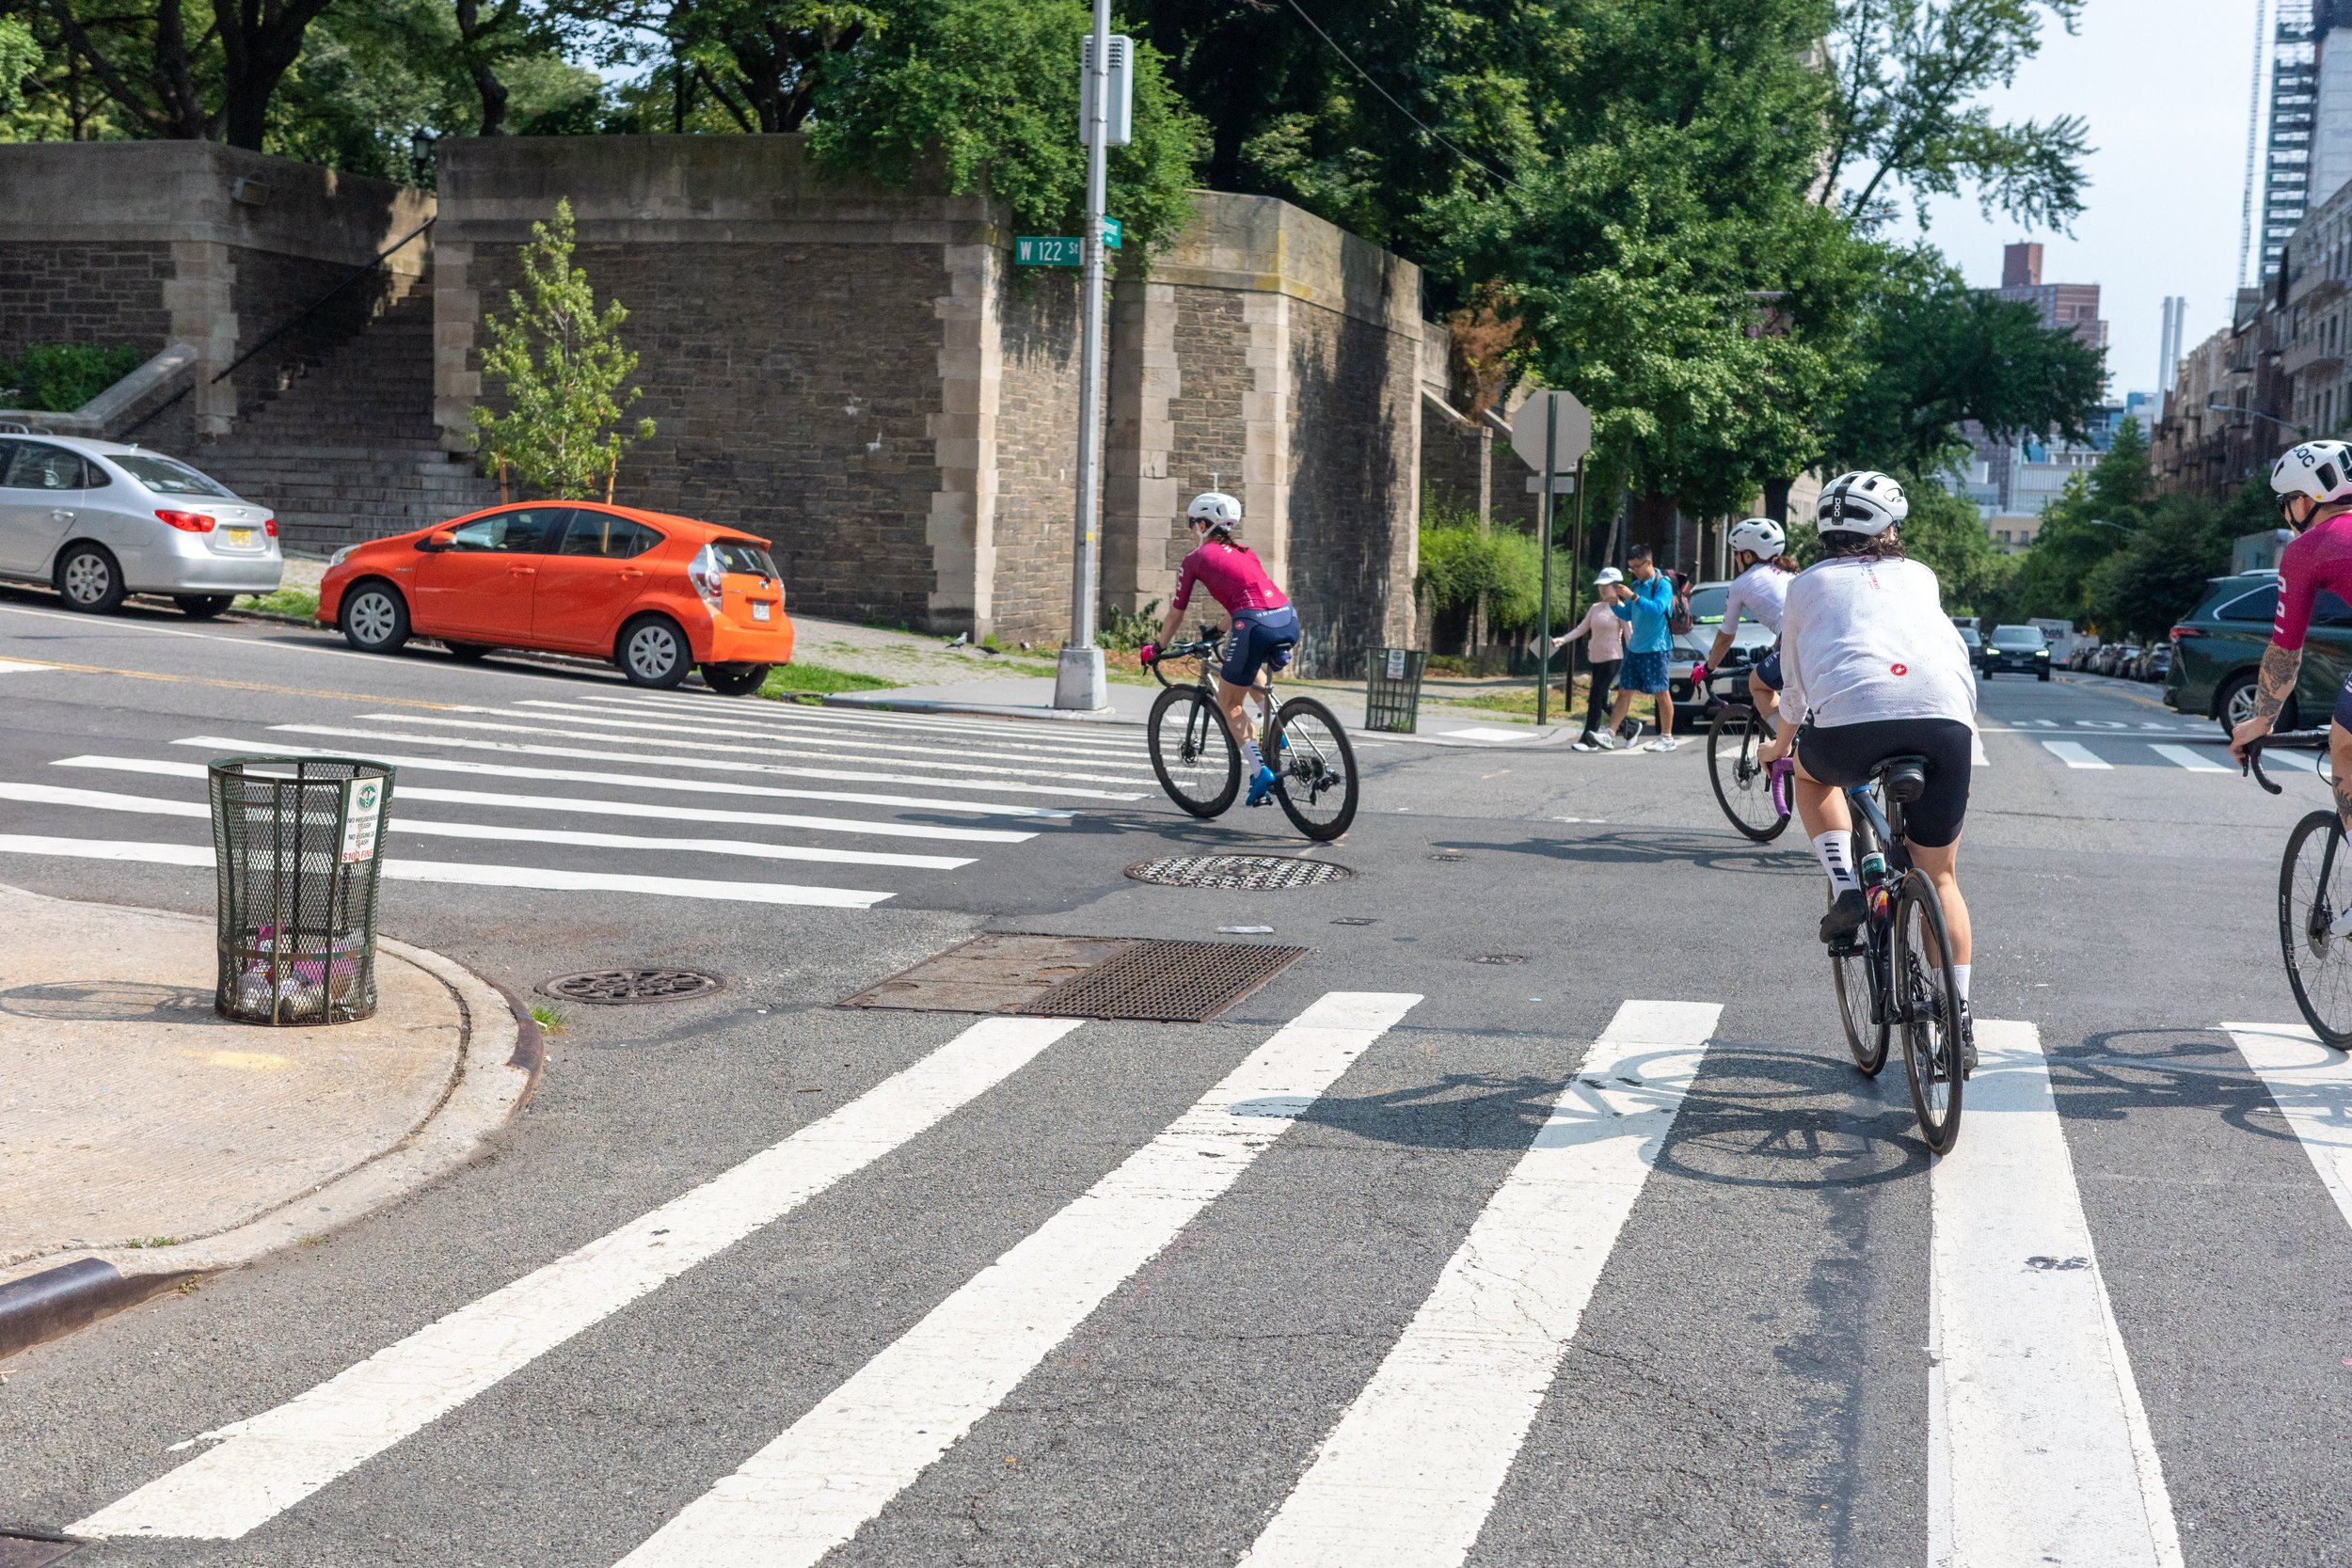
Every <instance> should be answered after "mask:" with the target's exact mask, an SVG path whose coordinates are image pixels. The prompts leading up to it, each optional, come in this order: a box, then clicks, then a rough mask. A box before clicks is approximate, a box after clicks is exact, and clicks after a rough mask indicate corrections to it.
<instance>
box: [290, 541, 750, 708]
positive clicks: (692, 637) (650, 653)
mask: <svg viewBox="0 0 2352 1568" xmlns="http://www.w3.org/2000/svg"><path fill="white" fill-rule="evenodd" d="M318 618H319V619H320V620H321V621H323V622H325V623H326V625H328V626H338V627H341V628H342V634H343V637H344V639H345V640H346V641H349V642H350V643H351V645H352V646H353V647H355V648H358V649H359V650H361V651H362V652H366V653H386V654H388V653H390V652H392V651H393V650H394V649H396V648H398V647H400V645H401V644H402V643H404V642H405V641H408V639H409V638H410V637H411V636H420V637H432V638H437V639H439V640H440V641H443V642H445V643H447V644H448V645H449V651H450V652H451V653H452V654H453V655H455V656H456V657H459V658H462V659H476V658H480V657H482V656H483V655H485V654H486V653H488V652H489V651H490V650H491V649H493V648H544V649H548V650H550V651H553V652H557V653H567V654H596V655H598V656H600V657H606V658H610V659H612V661H613V662H614V663H615V664H618V665H619V666H620V667H621V673H623V674H625V675H627V676H628V678H629V679H630V680H631V681H633V682H635V683H636V684H637V685H639V686H654V687H670V686H675V685H677V683H678V682H680V681H682V680H684V679H685V678H686V673H687V672H688V671H689V670H691V669H692V668H693V667H694V666H696V665H698V664H699V665H700V666H702V672H703V679H704V680H706V681H707V682H709V683H710V689H712V690H713V691H717V692H721V693H723V694H724V695H726V696H730V697H733V696H739V695H741V694H743V693H745V692H750V691H756V690H758V689H759V688H760V685H761V683H762V682H764V681H765V680H767V678H768V672H769V670H770V669H771V667H772V666H775V665H778V664H786V663H789V662H790V661H791V658H792V623H791V621H789V620H788V619H787V618H786V616H785V613H784V581H783V579H782V578H779V577H778V576H777V575H776V563H775V562H773V561H771V559H769V556H768V542H767V541H766V540H764V539H755V538H754V537H752V536H751V535H750V534H748V533H738V532H737V531H734V530H732V529H724V528H718V527H715V526H713V525H712V524H709V523H699V522H696V521H694V520H693V519H692V518H691V517H672V516H669V515H665V514H663V513H660V512H634V511H631V510H629V509H628V508H627V507H619V506H598V505H595V504H591V503H588V502H583V501H566V502H563V503H561V504H554V503H539V502H526V503H524V504H522V505H518V506H501V507H497V508H494V509H493V510H491V511H488V512H477V513H475V514H474V515H471V516H469V517H460V518H458V519H456V520H455V521H454V522H448V523H443V524H441V525H440V526H439V527H437V528H430V529H424V530H421V531H418V532H415V533H402V534H395V535H393V536H392V537H391V538H389V539H374V540H370V541H369V542H368V543H367V544H364V545H353V546H349V547H348V548H346V549H342V550H338V551H337V552H336V553H335V558H334V560H333V561H332V562H329V563H328V565H327V568H326V578H325V580H323V581H322V582H321V583H320V584H319V610H318Z"/></svg>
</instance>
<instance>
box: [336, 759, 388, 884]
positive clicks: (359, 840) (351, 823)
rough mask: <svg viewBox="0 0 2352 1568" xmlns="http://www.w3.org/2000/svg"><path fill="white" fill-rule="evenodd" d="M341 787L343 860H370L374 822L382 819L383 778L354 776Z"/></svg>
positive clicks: (373, 844) (373, 839)
mask: <svg viewBox="0 0 2352 1568" xmlns="http://www.w3.org/2000/svg"><path fill="white" fill-rule="evenodd" d="M343 790H344V800H343V863H344V864H345V865H350V864H352V863H355V862H358V861H372V860H373V859H375V831H376V826H377V824H378V823H380V822H381V821H382V820H383V819H384V781H383V780H381V779H354V780H353V781H352V782H351V783H350V784H345V785H344V786H343Z"/></svg>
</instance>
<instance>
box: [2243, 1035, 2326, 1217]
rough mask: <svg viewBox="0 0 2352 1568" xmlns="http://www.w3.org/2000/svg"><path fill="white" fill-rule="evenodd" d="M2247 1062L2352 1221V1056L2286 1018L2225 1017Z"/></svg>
mask: <svg viewBox="0 0 2352 1568" xmlns="http://www.w3.org/2000/svg"><path fill="white" fill-rule="evenodd" d="M2221 1027H2222V1029H2223V1030H2224V1031H2226V1032H2227V1033H2228V1035H2229V1037H2230V1043H2232V1044H2233V1045H2234V1046H2236V1047H2237V1051H2238V1054H2239V1055H2241V1056H2243V1057H2245V1058H2246V1065H2247V1066H2249V1067H2250V1068H2252V1069H2254V1072H2255V1075H2256V1076H2257V1077H2259V1078H2261V1079H2262V1081H2263V1086H2264V1087H2265V1088H2267V1089H2268V1090H2269V1091H2270V1101H2271V1103H2272V1104H2274V1105H2276V1106H2278V1107H2279V1114H2280V1116H2281V1117H2285V1118H2286V1123H2287V1126H2288V1127H2289V1128H2291V1129H2293V1130H2294V1132H2295V1137H2296V1142H2297V1143H2300V1144H2301V1145H2302V1146H2303V1152H2304V1154H2305V1155H2306V1156H2308V1157H2309V1158H2310V1160H2311V1162H2312V1169H2313V1170H2315V1171H2317V1172H2318V1173H2319V1180H2320V1182H2321V1183H2322V1184H2323V1185H2324V1186H2326V1187H2327V1189H2328V1196H2329V1197H2332V1198H2334V1199H2335V1200H2336V1212H2338V1213H2340V1214H2342V1215H2343V1216H2344V1223H2345V1224H2346V1225H2352V1137H2347V1136H2346V1132H2345V1129H2346V1127H2347V1125H2352V1059H2347V1058H2346V1057H2345V1056H2344V1053H2342V1052H2340V1051H2334V1050H2331V1049H2329V1048H2328V1047H2327V1046H2324V1045H2322V1044H2320V1043H2319V1037H2318V1036H2316V1035H2314V1034H2312V1032H2311V1031H2310V1030H2309V1029H2305V1028H2301V1027H2299V1026H2296V1025H2290V1024H2280V1023H2225V1024H2223V1025H2222V1026H2221Z"/></svg>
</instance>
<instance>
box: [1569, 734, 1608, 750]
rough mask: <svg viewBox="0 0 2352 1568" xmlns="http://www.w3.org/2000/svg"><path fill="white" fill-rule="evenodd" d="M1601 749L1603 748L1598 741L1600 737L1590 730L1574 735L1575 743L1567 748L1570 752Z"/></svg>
mask: <svg viewBox="0 0 2352 1568" xmlns="http://www.w3.org/2000/svg"><path fill="white" fill-rule="evenodd" d="M1603 749H1604V748H1603V747H1602V746H1601V743H1600V737H1599V736H1597V735H1595V734H1594V733H1593V732H1592V731H1590V730H1586V731H1585V732H1584V733H1583V734H1582V735H1580V736H1577V737H1576V744H1575V745H1573V746H1570V747H1569V748H1568V750H1569V751H1571V752H1597V751H1601V750H1603Z"/></svg>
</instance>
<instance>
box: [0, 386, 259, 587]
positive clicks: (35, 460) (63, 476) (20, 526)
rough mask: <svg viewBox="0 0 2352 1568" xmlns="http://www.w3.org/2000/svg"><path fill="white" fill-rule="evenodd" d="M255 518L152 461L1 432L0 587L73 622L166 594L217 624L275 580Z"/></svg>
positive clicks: (178, 465) (76, 442)
mask: <svg viewBox="0 0 2352 1568" xmlns="http://www.w3.org/2000/svg"><path fill="white" fill-rule="evenodd" d="M285 565H286V562H285V558H284V557H283V556H281V555H280V554H279V553H278V519H277V518H276V517H274V516H272V515H270V513H269V509H268V508H266V507H262V506H256V505H254V504H253V503H252V502H251V501H248V500H246V499H243V498H241V497H239V496H237V495H235V494H234V493H232V492H231V491H230V488H229V487H228V486H227V485H225V484H222V483H220V482H219V481H217V480H215V479H213V478H211V477H210V476H208V475H205V474H202V473H199V472H198V471H197V470H196V469H194V468H192V467H188V466H187V465H186V464H185V463H183V462H181V461H180V460H179V459H178V458H174V457H166V456H165V455H164V454H163V453H161V452H158V451H146V450H144V449H142V448H139V447H126V446H122V445H119V444H118V443H116V442H113V441H89V440H84V439H82V438H80V437H78V436H45V435H32V434H23V433H16V432H11V431H9V430H7V429H5V428H0V578H16V579H17V580H19V581H24V582H44V583H48V584H50V585H51V586H53V587H55V588H56V590H57V592H58V593H59V594H63V595H64V596H65V602H66V603H67V605H69V606H70V607H72V609H74V610H89V611H92V612H94V613H103V612H105V611H107V610H114V609H115V608H117V607H118V606H119V605H120V604H121V603H122V596H123V595H124V594H169V595H170V596H171V597H172V599H173V600H174V601H175V602H177V603H178V605H179V606H180V608H181V609H182V610H185V611H186V612H187V613H188V614H190V615H194V616H198V617H204V616H212V615H217V614H219V613H220V612H221V611H222V610H227V609H228V608H229V601H230V599H232V598H234V597H235V596H236V595H237V594H267V593H270V592H271V591H273V590H274V589H276V588H277V587H278V580H279V578H281V576H282V575H283V574H284V571H285Z"/></svg>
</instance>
